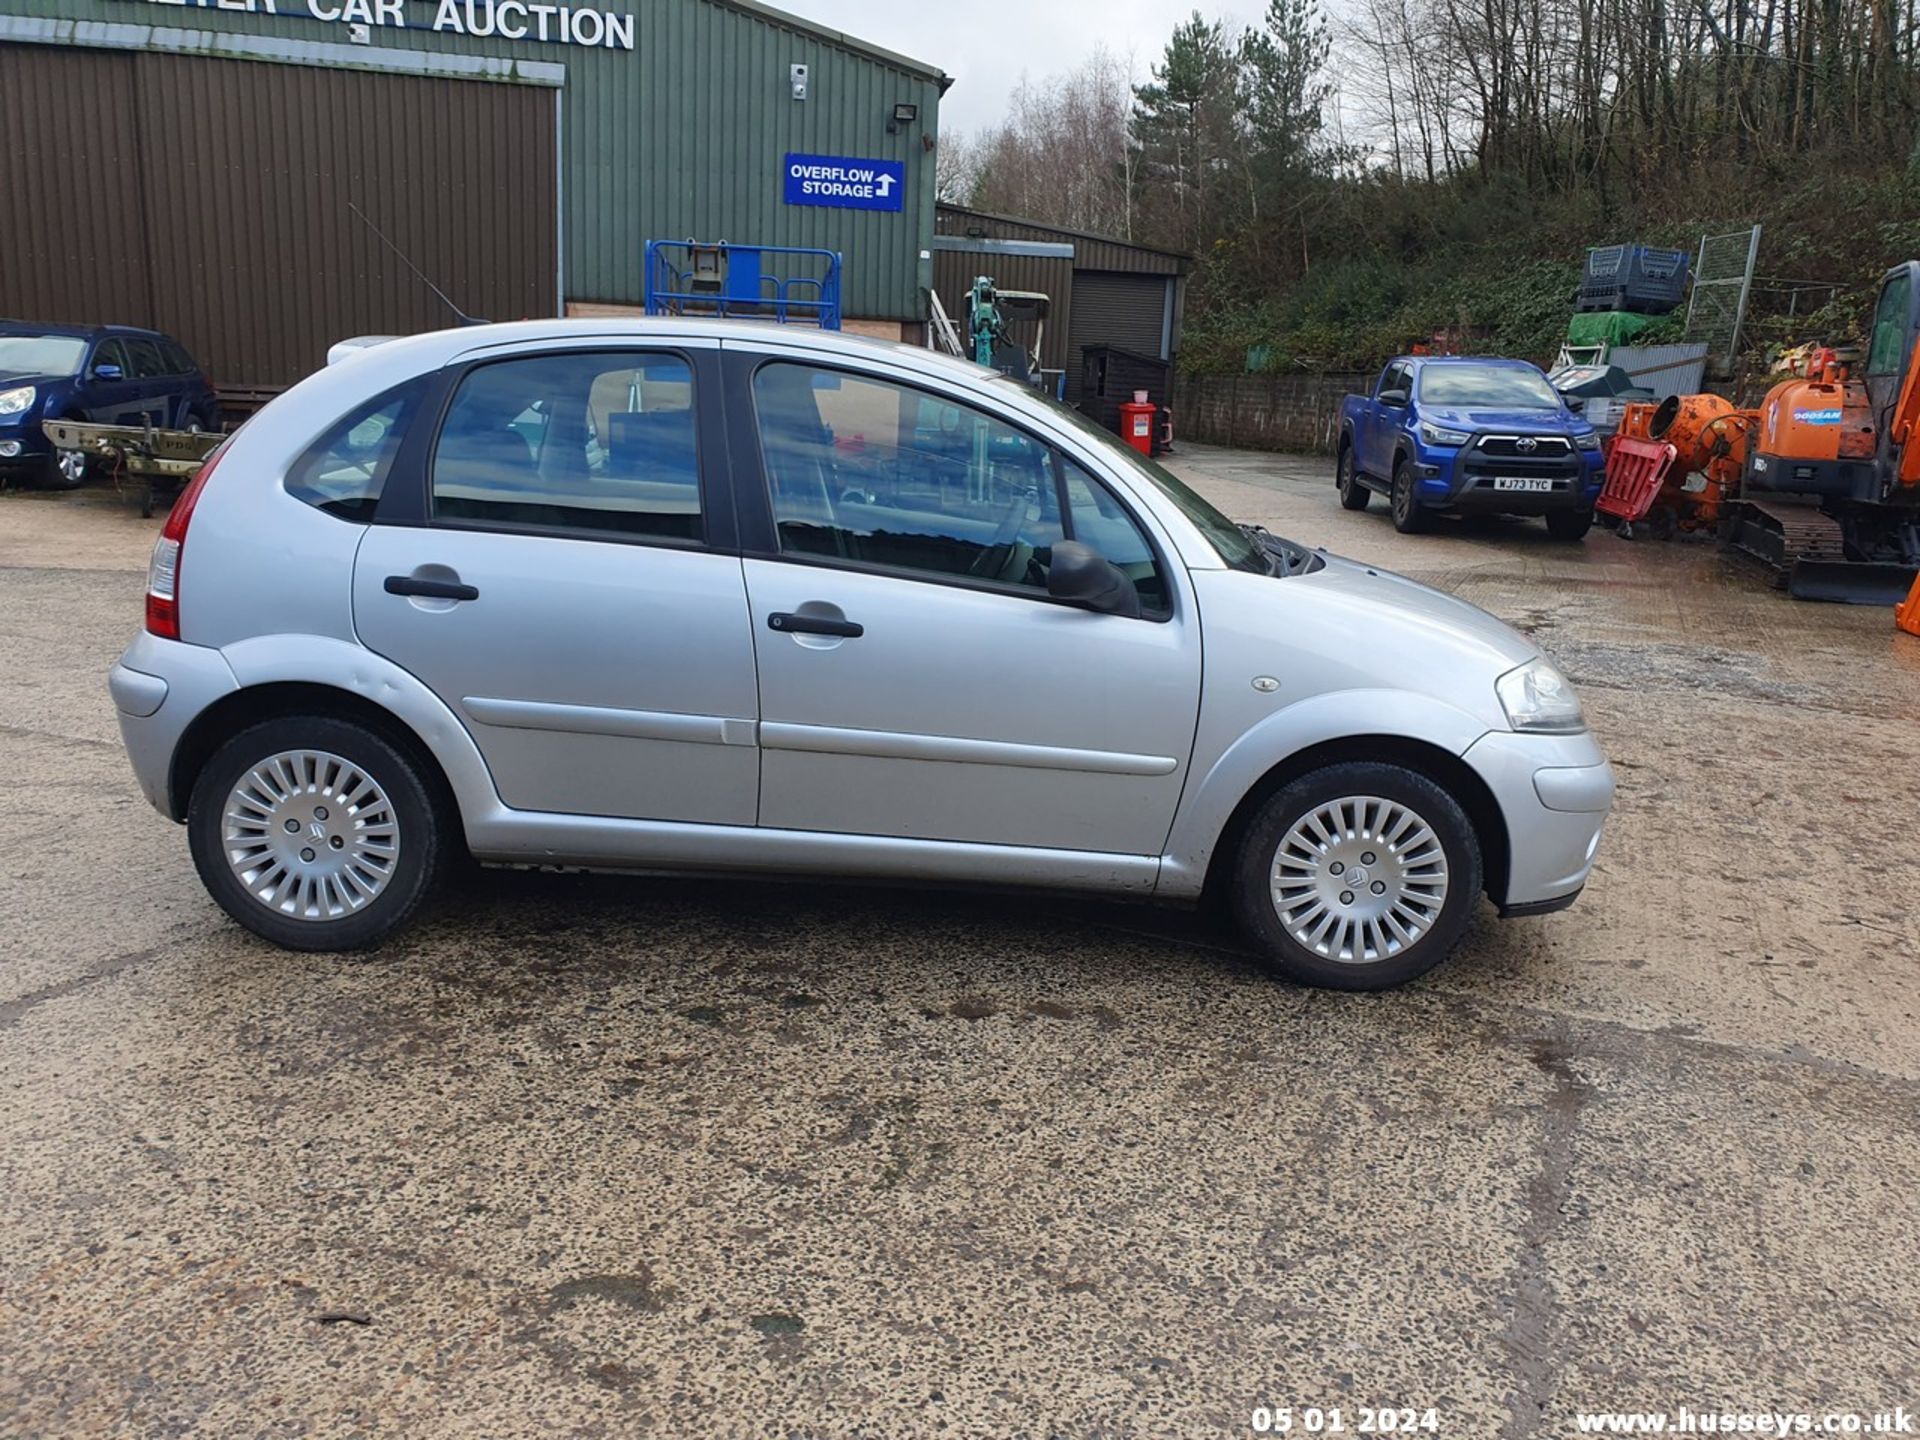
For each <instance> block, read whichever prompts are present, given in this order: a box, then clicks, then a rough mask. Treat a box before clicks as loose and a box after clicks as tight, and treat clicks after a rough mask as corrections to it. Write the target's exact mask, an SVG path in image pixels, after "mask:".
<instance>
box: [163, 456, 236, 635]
mask: <svg viewBox="0 0 1920 1440" xmlns="http://www.w3.org/2000/svg"><path fill="white" fill-rule="evenodd" d="M226 453H227V447H226V446H225V445H222V446H221V447H220V448H219V449H218V450H215V451H214V452H213V454H211V455H209V456H208V457H207V463H206V464H204V465H202V466H201V467H200V469H199V470H198V471H197V472H196V473H195V475H194V477H193V479H191V480H189V481H188V482H187V488H186V489H184V490H182V491H181V492H180V498H179V499H178V500H176V501H174V502H173V510H172V511H171V513H169V514H168V516H167V523H166V526H165V527H164V528H163V529H162V530H161V531H160V538H159V539H158V540H156V541H154V542H153V558H152V559H151V560H150V561H148V562H147V633H148V634H150V635H158V636H159V637H160V638H161V639H162V640H178V639H179V638H180V553H181V551H183V550H185V549H186V546H187V526H188V524H189V523H191V522H192V520H193V507H194V506H195V505H197V504H199V503H200V492H201V491H202V490H204V489H206V488H207V480H208V478H209V477H210V476H211V475H212V474H213V470H214V467H215V466H216V465H218V464H219V463H220V457H221V456H222V455H224V454H226Z"/></svg>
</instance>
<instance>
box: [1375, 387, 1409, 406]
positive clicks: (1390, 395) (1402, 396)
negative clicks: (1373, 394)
mask: <svg viewBox="0 0 1920 1440" xmlns="http://www.w3.org/2000/svg"><path fill="white" fill-rule="evenodd" d="M1380 403H1381V404H1382V405H1391V406H1392V407H1393V408H1394V409H1396V410H1400V409H1404V408H1405V406H1406V403H1407V392H1406V391H1404V390H1382V391H1381V392H1380Z"/></svg>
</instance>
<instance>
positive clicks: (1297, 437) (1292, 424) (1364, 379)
mask: <svg viewBox="0 0 1920 1440" xmlns="http://www.w3.org/2000/svg"><path fill="white" fill-rule="evenodd" d="M1373 380H1374V377H1373V376H1372V375H1329V374H1320V375H1182V376H1180V377H1179V380H1178V382H1177V384H1176V387H1175V390H1174V404H1173V418H1174V424H1175V427H1176V431H1177V434H1176V439H1177V440H1194V441H1198V442H1200V443H1202V444H1207V445H1233V446H1238V447H1240V448H1243V449H1249V450H1290V451H1295V452H1304V453H1317V454H1326V455H1331V454H1332V453H1333V446H1334V441H1335V440H1336V439H1338V438H1339V433H1340V432H1339V423H1340V397H1341V396H1343V395H1346V394H1348V393H1349V392H1354V393H1358V392H1363V391H1366V390H1368V389H1370V388H1371V387H1372V385H1373Z"/></svg>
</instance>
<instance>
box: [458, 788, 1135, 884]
mask: <svg viewBox="0 0 1920 1440" xmlns="http://www.w3.org/2000/svg"><path fill="white" fill-rule="evenodd" d="M467 842H468V844H469V846H470V847H471V848H472V850H473V853H474V856H475V858H477V859H479V860H482V861H488V862H492V863H495V864H504V865H567V866H578V867H581V868H584V869H590V870H592V869H604V870H667V871H686V870H691V871H695V872H702V873H719V874H738V873H741V872H749V873H750V872H763V873H768V874H779V875H842V876H870V877H874V878H880V879H891V880H933V881H946V882H959V883H963V884H974V885H1019V886H1029V885H1034V886H1042V887H1050V888H1056V889H1064V890H1087V891H1122V892H1131V893H1133V894H1138V895H1146V894H1150V893H1151V892H1152V890H1153V886H1154V880H1155V879H1156V877H1157V876H1158V874H1159V870H1160V857H1159V856H1158V855H1111V854H1105V853H1102V852H1099V851H1090V850H1047V849H1041V848H1037V847H1034V846H1027V845H981V844H972V843H966V842H960V841H938V840H902V839H895V838H893V837H891V836H884V835H842V834H835V833H832V832H820V831H813V830H763V829H758V828H755V827H753V826H748V825H695V824H688V823H684V822H678V821H664V820H612V819H602V818H598V817H595V816H590V815H551V814H545V813H540V812H536V811H527V810H508V809H505V808H504V807H499V806H492V807H488V808H486V809H485V810H483V811H480V812H477V813H472V814H469V815H468V817H467Z"/></svg>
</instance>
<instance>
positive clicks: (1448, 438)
mask: <svg viewBox="0 0 1920 1440" xmlns="http://www.w3.org/2000/svg"><path fill="white" fill-rule="evenodd" d="M1338 454H1339V464H1338V468H1337V469H1336V471H1335V481H1336V483H1337V484H1338V485H1339V487H1340V503H1341V504H1342V505H1344V506H1346V508H1347V509H1349V510H1364V509H1366V508H1367V502H1368V500H1369V499H1370V498H1371V497H1372V495H1373V494H1374V493H1375V492H1378V493H1380V494H1383V495H1385V496H1386V497H1387V502H1388V508H1389V509H1390V510H1391V512H1392V514H1393V524H1394V528H1395V529H1397V530H1399V531H1400V532H1401V533H1403V534H1412V533H1415V532H1418V531H1421V530H1425V529H1427V528H1428V525H1429V523H1430V521H1431V519H1432V517H1434V516H1436V515H1487V514H1495V515H1537V516H1539V517H1540V518H1541V519H1543V520H1545V521H1546V522H1547V530H1548V531H1549V533H1551V534H1552V535H1554V536H1555V537H1556V538H1557V539H1561V540H1578V539H1580V538H1582V537H1583V536H1584V535H1585V534H1586V533H1587V531H1588V529H1589V528H1591V527H1592V525H1593V502H1594V501H1595V500H1596V499H1598V498H1599V495H1600V487H1601V482H1602V481H1603V480H1604V479H1605V478H1606V461H1605V459H1604V458H1603V457H1602V455H1601V446H1600V436H1599V433H1598V432H1597V431H1595V429H1594V428H1593V426H1592V425H1591V424H1589V423H1588V422H1587V421H1586V420H1585V419H1583V418H1582V417H1581V416H1579V415H1576V414H1574V412H1573V411H1571V410H1569V409H1568V408H1567V403H1566V400H1565V398H1564V397H1562V396H1561V395H1560V393H1559V392H1558V391H1556V390H1555V389H1554V388H1553V386H1552V385H1550V384H1548V383H1547V377H1546V376H1545V375H1543V374H1541V373H1540V370H1539V369H1538V368H1537V367H1536V366H1533V365H1529V364H1528V363H1527V362H1526V361H1524V360H1503V359H1495V358H1486V357H1469V356H1453V355H1446V356H1437V355H1429V356H1422V355H1402V356H1401V357H1399V358H1398V359H1396V360H1394V361H1392V362H1391V363H1390V364H1388V366H1387V368H1386V369H1384V370H1382V371H1381V372H1380V378H1379V380H1378V381H1377V382H1376V383H1375V385H1374V387H1373V393H1372V394H1371V395H1349V396H1347V397H1346V399H1345V400H1344V401H1343V402H1342V403H1341V407H1340V443H1339V450H1338Z"/></svg>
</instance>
